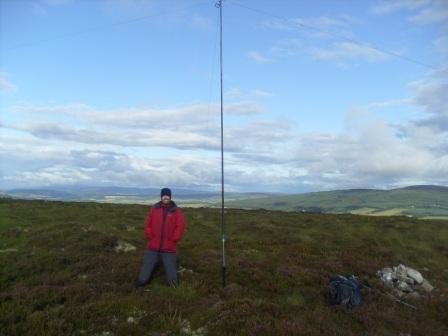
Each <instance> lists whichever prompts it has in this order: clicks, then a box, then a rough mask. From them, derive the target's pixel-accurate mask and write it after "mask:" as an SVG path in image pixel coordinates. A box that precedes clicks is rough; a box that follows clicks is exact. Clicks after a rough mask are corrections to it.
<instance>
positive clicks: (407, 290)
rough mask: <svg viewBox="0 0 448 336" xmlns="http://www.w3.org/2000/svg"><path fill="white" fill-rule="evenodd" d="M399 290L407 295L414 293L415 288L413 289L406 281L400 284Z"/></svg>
mask: <svg viewBox="0 0 448 336" xmlns="http://www.w3.org/2000/svg"><path fill="white" fill-rule="evenodd" d="M397 289H398V290H400V291H402V292H405V293H410V292H413V291H414V288H412V286H410V285H409V284H407V283H406V282H404V281H400V282H399V283H398V286H397Z"/></svg>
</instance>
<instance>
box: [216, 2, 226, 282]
mask: <svg viewBox="0 0 448 336" xmlns="http://www.w3.org/2000/svg"><path fill="white" fill-rule="evenodd" d="M222 2H223V0H219V2H217V3H216V4H215V6H216V7H218V8H219V27H220V29H219V40H220V43H219V47H220V48H219V50H220V53H219V63H220V70H221V241H222V286H223V287H225V286H226V254H225V252H226V250H225V244H226V236H225V232H224V113H223V94H222Z"/></svg>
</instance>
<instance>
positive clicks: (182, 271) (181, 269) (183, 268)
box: [177, 266, 193, 274]
mask: <svg viewBox="0 0 448 336" xmlns="http://www.w3.org/2000/svg"><path fill="white" fill-rule="evenodd" d="M177 273H179V274H184V273H190V274H191V273H193V270H191V269H188V268H185V267H183V266H179V269H178V270H177Z"/></svg>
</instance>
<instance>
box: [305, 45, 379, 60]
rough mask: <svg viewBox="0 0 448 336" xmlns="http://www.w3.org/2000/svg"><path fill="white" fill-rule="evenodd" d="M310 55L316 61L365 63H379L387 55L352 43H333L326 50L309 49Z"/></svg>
mask: <svg viewBox="0 0 448 336" xmlns="http://www.w3.org/2000/svg"><path fill="white" fill-rule="evenodd" d="M309 53H310V55H311V56H312V57H313V58H314V59H318V60H325V61H328V60H336V61H347V60H361V61H367V62H371V63H373V62H379V61H384V60H386V59H387V55H386V54H384V53H383V52H381V51H379V50H377V49H374V48H372V47H370V46H368V45H360V44H357V43H352V42H335V43H333V44H332V45H331V46H330V47H328V48H318V47H315V48H310V49H309Z"/></svg>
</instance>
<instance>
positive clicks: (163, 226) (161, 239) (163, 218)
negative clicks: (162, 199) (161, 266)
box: [159, 208, 168, 252]
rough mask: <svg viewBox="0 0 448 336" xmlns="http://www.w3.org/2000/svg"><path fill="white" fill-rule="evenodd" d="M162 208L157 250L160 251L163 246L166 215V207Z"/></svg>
mask: <svg viewBox="0 0 448 336" xmlns="http://www.w3.org/2000/svg"><path fill="white" fill-rule="evenodd" d="M162 209H163V215H162V230H161V231H162V232H161V233H160V245H159V252H162V247H163V238H164V236H165V221H166V216H167V215H168V208H162Z"/></svg>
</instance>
